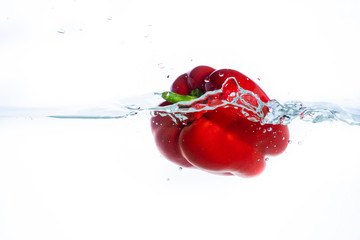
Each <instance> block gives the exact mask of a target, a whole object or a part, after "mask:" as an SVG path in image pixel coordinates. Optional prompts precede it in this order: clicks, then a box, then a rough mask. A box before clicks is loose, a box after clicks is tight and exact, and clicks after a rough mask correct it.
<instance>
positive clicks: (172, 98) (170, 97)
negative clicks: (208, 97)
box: [161, 89, 203, 103]
mask: <svg viewBox="0 0 360 240" xmlns="http://www.w3.org/2000/svg"><path fill="white" fill-rule="evenodd" d="M202 95H203V93H202V92H201V91H200V90H199V89H194V90H192V91H191V93H190V94H189V95H180V94H177V93H173V92H163V93H162V94H161V97H162V98H163V99H165V100H166V101H168V102H170V103H178V102H188V101H192V100H194V99H197V98H198V97H201V96H202Z"/></svg>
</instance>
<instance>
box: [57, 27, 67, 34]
mask: <svg viewBox="0 0 360 240" xmlns="http://www.w3.org/2000/svg"><path fill="white" fill-rule="evenodd" d="M57 32H58V33H61V34H65V30H64V29H63V28H60V29H58V30H57Z"/></svg>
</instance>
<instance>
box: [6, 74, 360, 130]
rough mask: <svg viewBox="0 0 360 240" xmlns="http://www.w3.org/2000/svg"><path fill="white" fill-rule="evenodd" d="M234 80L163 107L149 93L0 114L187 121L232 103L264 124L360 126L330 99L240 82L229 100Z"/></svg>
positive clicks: (356, 112) (358, 115) (356, 115)
mask: <svg viewBox="0 0 360 240" xmlns="http://www.w3.org/2000/svg"><path fill="white" fill-rule="evenodd" d="M233 80H235V79H233V78H229V79H227V80H226V81H225V82H224V84H223V88H222V89H220V90H217V91H212V92H207V93H206V94H204V95H203V96H202V97H200V98H198V99H195V100H192V101H188V102H178V103H176V104H173V105H169V106H164V107H159V106H157V104H159V103H161V102H162V101H164V100H163V99H162V98H161V93H148V94H144V95H142V96H135V97H131V98H127V99H122V100H120V101H115V102H112V103H108V104H104V105H101V106H96V107H84V106H82V107H74V106H72V107H67V108H21V107H0V117H30V118H34V117H50V118H58V119H121V118H126V117H132V116H136V115H138V114H140V113H152V112H154V111H161V112H163V113H164V114H171V115H172V116H174V117H175V119H174V120H175V121H176V118H177V119H180V120H186V116H184V114H185V113H193V112H203V111H211V110H215V109H217V108H219V107H228V106H231V107H233V108H235V109H240V110H241V115H243V116H245V117H247V118H248V119H249V120H251V121H259V122H260V123H261V124H284V125H288V124H290V123H291V122H292V121H294V120H295V119H300V120H302V121H305V122H312V123H321V122H332V121H339V122H343V123H346V124H348V125H357V126H360V107H359V108H354V107H351V108H350V107H346V106H345V107H343V106H339V105H337V104H334V103H328V102H301V101H287V102H285V103H280V102H278V101H277V100H271V101H269V102H268V103H264V102H262V101H261V100H260V98H259V97H258V96H257V95H256V94H254V93H252V92H250V91H247V90H244V89H242V88H241V87H240V86H239V85H238V84H237V87H238V92H236V95H235V96H234V97H233V98H231V101H229V100H227V99H226V98H224V96H223V89H224V87H226V85H227V83H228V82H229V81H233ZM235 82H236V81H235ZM249 97H251V98H252V99H254V100H255V102H252V103H249ZM127 103H128V104H127ZM264 108H267V109H268V111H266V113H265V112H264Z"/></svg>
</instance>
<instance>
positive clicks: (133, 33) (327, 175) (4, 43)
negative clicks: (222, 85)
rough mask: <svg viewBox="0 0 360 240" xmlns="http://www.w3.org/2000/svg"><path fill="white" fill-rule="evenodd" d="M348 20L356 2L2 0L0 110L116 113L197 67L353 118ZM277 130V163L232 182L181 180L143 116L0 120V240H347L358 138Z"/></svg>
mask: <svg viewBox="0 0 360 240" xmlns="http://www.w3.org/2000/svg"><path fill="white" fill-rule="evenodd" d="M359 12H360V3H359V1H356V0H353V1H351V0H347V1H340V0H339V1H316V0H315V1H314V0H313V1H281V0H275V1H265V0H262V1H261V0H258V1H256V0H255V1H230V0H224V1H194V0H193V1H176V2H175V1H159V0H157V1H145V0H143V1H140V0H139V1H110V0H107V1H104V0H102V1H85V0H84V1H80V0H76V1H75V0H71V1H70V0H69V1H56V0H53V1H40V0H38V1H20V0H18V1H16V0H15V1H6V0H2V1H0V106H7V107H47V108H52V107H59V106H61V107H65V109H66V107H72V106H74V105H84V104H85V105H88V106H92V105H96V104H99V103H101V102H105V101H110V102H111V101H119V102H120V103H121V99H123V98H129V97H130V99H135V98H136V97H137V96H138V97H142V96H144V94H148V93H151V92H161V91H164V90H168V88H169V86H170V85H171V83H172V81H173V80H174V79H175V78H176V77H177V76H178V75H180V74H182V73H184V72H186V71H188V70H190V69H191V68H193V67H195V66H197V65H210V66H212V67H214V68H225V67H226V68H234V69H237V70H239V71H241V72H243V73H244V74H246V75H248V76H249V77H251V78H252V79H254V80H256V81H257V83H258V84H259V85H260V86H261V87H262V88H263V89H264V90H265V91H266V92H267V93H268V95H269V96H270V97H271V98H276V99H277V100H279V101H281V102H283V101H288V100H300V101H326V102H332V103H335V104H340V105H343V106H352V107H360V84H359V81H360V73H359V71H358V69H359V66H360V57H359V56H360V45H359V42H360V16H359ZM168 75H169V77H168ZM258 78H259V79H260V81H259V80H257V79H258ZM146 96H148V95H146ZM145 100H146V99H144V101H145ZM137 101H138V100H137ZM290 131H291V139H292V143H291V144H290V145H289V148H288V149H287V151H286V153H285V154H283V155H281V156H279V157H276V158H271V159H270V160H269V161H268V164H267V168H266V170H265V172H264V173H263V174H262V175H261V176H259V177H256V178H252V179H242V178H238V177H222V176H215V175H211V174H207V173H204V172H200V171H196V170H187V169H183V170H179V169H178V167H177V166H175V165H173V164H172V163H170V162H168V161H167V160H166V159H164V158H162V157H160V154H159V153H158V151H157V149H156V147H155V145H154V142H153V139H152V136H151V133H150V129H149V116H147V115H141V116H135V117H129V118H125V119H118V120H61V119H50V118H30V117H29V116H24V117H16V118H14V117H13V118H9V117H7V118H1V119H0V239H4V240H12V239H14V240H15V239H16V240H18V239H19V240H20V239H21V240H23V239H37V240H40V239H347V240H348V239H360V228H359V226H360V205H359V202H360V185H359V184H360V177H359V175H360V174H359V173H360V149H359V143H358V136H359V135H360V128H359V127H357V126H348V125H345V124H342V123H336V122H335V123H329V122H327V123H322V124H310V123H301V122H300V121H295V122H294V123H293V124H291V125H290Z"/></svg>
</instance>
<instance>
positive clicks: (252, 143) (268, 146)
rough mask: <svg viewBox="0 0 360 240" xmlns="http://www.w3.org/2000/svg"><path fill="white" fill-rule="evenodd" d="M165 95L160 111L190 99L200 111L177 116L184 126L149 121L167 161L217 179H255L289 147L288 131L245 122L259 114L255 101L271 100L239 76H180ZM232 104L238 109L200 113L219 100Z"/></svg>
mask: <svg viewBox="0 0 360 240" xmlns="http://www.w3.org/2000/svg"><path fill="white" fill-rule="evenodd" d="M229 79H230V80H232V81H230V80H229ZM239 87H240V88H242V89H244V90H245V91H248V92H246V93H245V94H243V95H242V100H240V99H236V97H237V96H239V91H240V90H239ZM170 89H171V92H170V93H169V92H168V93H165V94H163V97H164V98H165V99H166V100H167V101H165V102H163V103H162V104H160V106H167V105H171V104H173V103H176V102H179V101H189V100H194V99H195V100H194V101H193V103H192V105H191V106H190V107H193V108H194V109H196V108H198V109H200V110H199V111H194V112H191V111H189V112H183V113H180V114H181V116H185V117H186V118H187V120H179V119H176V117H174V114H171V113H169V114H166V113H165V112H161V111H157V112H155V113H154V115H153V117H152V118H151V128H152V132H153V135H154V137H155V142H156V145H157V147H158V149H159V150H160V152H161V154H162V155H163V156H165V157H166V158H167V159H169V160H170V161H172V162H174V163H176V164H178V165H180V166H182V167H190V168H191V167H192V168H198V169H202V170H205V171H208V172H211V173H216V174H224V175H238V176H255V175H257V174H259V173H261V172H262V171H263V169H264V167H265V158H266V156H268V155H269V156H271V155H277V154H280V153H282V152H283V151H285V149H286V147H287V145H288V142H289V130H288V127H287V126H285V125H272V124H264V125H262V124H261V123H260V122H259V121H250V120H249V119H254V118H256V117H255V116H256V114H254V113H253V112H252V111H251V108H253V109H255V110H256V111H259V107H261V106H259V103H258V101H257V100H256V98H255V97H254V96H257V97H258V98H259V99H260V100H261V101H262V102H263V103H267V102H268V101H269V100H270V99H269V97H268V96H267V95H266V94H265V92H264V91H263V90H262V89H261V88H260V87H259V86H258V85H257V84H256V83H255V82H254V81H252V80H251V79H250V78H248V77H246V76H245V75H243V74H242V73H240V72H237V71H235V70H231V69H221V70H215V69H213V68H211V67H207V66H199V67H196V68H194V69H193V70H191V71H190V72H188V73H185V74H183V75H181V76H179V77H178V78H177V79H176V80H175V81H174V83H173V84H172V86H171V88H170ZM219 89H221V91H217V92H214V94H212V95H209V97H208V98H207V99H206V101H202V102H199V103H197V102H196V99H200V100H202V99H201V98H199V97H200V96H201V95H202V94H204V93H206V92H209V91H215V90H219ZM249 92H250V93H249ZM251 93H252V94H251ZM254 94H256V95H254ZM234 99H235V101H236V103H239V104H238V105H237V106H233V105H231V104H226V105H222V106H220V107H217V108H210V110H209V109H206V110H205V108H204V110H201V109H202V108H203V107H204V106H205V107H206V106H212V105H216V104H219V103H222V101H224V100H225V101H226V102H227V103H230V102H232V101H234ZM241 106H244V107H243V108H242V107H241ZM246 106H247V107H246ZM248 109H250V111H249V110H248ZM260 110H261V111H263V113H264V115H266V113H267V111H268V109H267V107H266V106H264V107H262V108H261V109H260ZM178 114H179V113H178ZM177 116H179V115H177ZM174 119H175V120H176V121H174Z"/></svg>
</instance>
